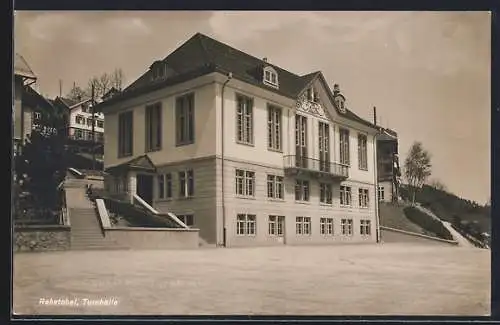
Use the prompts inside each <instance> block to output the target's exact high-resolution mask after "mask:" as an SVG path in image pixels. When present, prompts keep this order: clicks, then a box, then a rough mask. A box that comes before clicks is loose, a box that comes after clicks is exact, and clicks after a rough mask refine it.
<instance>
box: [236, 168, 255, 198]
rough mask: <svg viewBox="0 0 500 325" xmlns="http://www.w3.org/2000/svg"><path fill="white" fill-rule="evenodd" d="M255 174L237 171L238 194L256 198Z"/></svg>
mask: <svg viewBox="0 0 500 325" xmlns="http://www.w3.org/2000/svg"><path fill="white" fill-rule="evenodd" d="M254 190H255V172H252V171H248V170H241V169H236V194H237V195H244V196H254V195H255V194H254V192H255V191H254Z"/></svg>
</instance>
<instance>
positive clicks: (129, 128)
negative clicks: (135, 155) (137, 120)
mask: <svg viewBox="0 0 500 325" xmlns="http://www.w3.org/2000/svg"><path fill="white" fill-rule="evenodd" d="M133 127H134V115H133V112H132V111H129V112H125V113H121V114H120V115H118V157H119V158H121V157H127V156H131V155H132V152H133V140H134V132H133Z"/></svg>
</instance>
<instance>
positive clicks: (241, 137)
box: [236, 94, 254, 145]
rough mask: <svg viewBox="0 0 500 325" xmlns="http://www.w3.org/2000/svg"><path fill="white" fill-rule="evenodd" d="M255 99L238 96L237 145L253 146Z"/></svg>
mask: <svg viewBox="0 0 500 325" xmlns="http://www.w3.org/2000/svg"><path fill="white" fill-rule="evenodd" d="M253 117H254V99H253V98H251V97H248V96H245V95H241V94H236V143H239V144H245V145H253V144H254V134H253Z"/></svg>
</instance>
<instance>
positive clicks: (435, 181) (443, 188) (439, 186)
mask: <svg viewBox="0 0 500 325" xmlns="http://www.w3.org/2000/svg"><path fill="white" fill-rule="evenodd" d="M429 186H430V187H433V188H435V189H436V190H439V191H443V192H447V191H448V188H447V187H446V185H444V183H442V182H441V181H440V180H438V179H433V180H431V181H430V182H429Z"/></svg>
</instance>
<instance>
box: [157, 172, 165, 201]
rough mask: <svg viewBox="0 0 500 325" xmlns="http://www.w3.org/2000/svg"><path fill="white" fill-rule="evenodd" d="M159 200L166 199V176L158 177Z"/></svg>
mask: <svg viewBox="0 0 500 325" xmlns="http://www.w3.org/2000/svg"><path fill="white" fill-rule="evenodd" d="M158 198H159V199H164V198H165V175H163V174H162V175H158Z"/></svg>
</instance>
